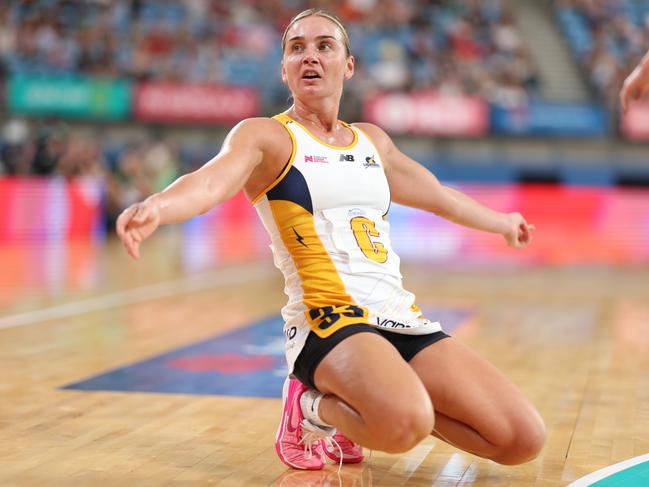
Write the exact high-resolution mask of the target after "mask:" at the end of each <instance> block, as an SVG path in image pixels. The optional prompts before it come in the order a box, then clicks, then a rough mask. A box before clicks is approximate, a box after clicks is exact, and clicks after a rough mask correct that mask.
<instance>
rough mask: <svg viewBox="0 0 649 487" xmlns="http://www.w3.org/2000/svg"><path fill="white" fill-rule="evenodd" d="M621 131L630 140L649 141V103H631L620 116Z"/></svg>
mask: <svg viewBox="0 0 649 487" xmlns="http://www.w3.org/2000/svg"><path fill="white" fill-rule="evenodd" d="M620 130H621V131H622V135H623V136H624V137H625V138H627V139H629V140H649V102H637V103H631V104H630V105H629V109H628V110H627V111H626V112H622V113H621V114H620Z"/></svg>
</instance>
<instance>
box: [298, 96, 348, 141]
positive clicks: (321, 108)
mask: <svg viewBox="0 0 649 487" xmlns="http://www.w3.org/2000/svg"><path fill="white" fill-rule="evenodd" d="M288 112H289V115H291V116H292V117H293V118H295V119H296V120H297V121H298V122H300V123H304V122H307V125H309V126H310V127H312V128H315V129H317V130H319V131H322V132H324V133H326V134H332V133H334V132H336V131H337V130H339V128H340V126H339V124H338V103H320V104H318V105H315V104H310V105H306V104H304V103H302V102H300V101H299V100H295V103H294V104H293V106H292V107H291V108H289V110H288Z"/></svg>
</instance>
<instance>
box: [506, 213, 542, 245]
mask: <svg viewBox="0 0 649 487" xmlns="http://www.w3.org/2000/svg"><path fill="white" fill-rule="evenodd" d="M506 218H507V223H508V227H509V228H508V230H507V232H506V233H504V234H503V236H504V237H505V240H506V241H507V244H508V245H509V246H510V247H514V248H515V249H522V248H523V247H527V246H528V245H529V244H530V243H531V242H532V234H533V233H534V229H535V227H534V225H530V224H529V223H527V222H526V221H525V218H523V215H521V214H520V213H508V214H507V215H506Z"/></svg>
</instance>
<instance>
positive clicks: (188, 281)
mask: <svg viewBox="0 0 649 487" xmlns="http://www.w3.org/2000/svg"><path fill="white" fill-rule="evenodd" d="M270 271H271V268H270V267H268V269H266V268H265V267H260V266H259V264H258V263H252V264H245V265H241V266H234V267H228V268H225V269H221V270H217V271H215V272H214V273H211V274H208V275H199V276H191V277H184V278H182V279H176V280H174V281H165V282H160V283H158V284H151V285H148V286H142V287H138V288H135V289H128V290H126V291H119V292H116V293H110V294H104V295H102V296H97V297H95V298H89V299H82V300H80V301H73V302H71V303H66V304H61V305H58V306H52V307H50V308H43V309H39V310H36V311H28V312H26V313H19V314H15V315H9V316H5V317H3V318H0V330H5V329H8V328H17V327H20V326H28V325H33V324H36V323H40V322H43V321H49V320H54V319H59V318H68V317H70V316H78V315H82V314H85V313H90V312H92V311H99V310H103V309H109V308H115V307H118V306H126V305H129V304H135V303H141V302H143V301H150V300H153V299H160V298H164V297H168V296H173V295H177V294H187V293H191V292H196V291H201V290H203V289H209V288H212V287H215V286H218V285H220V284H226V283H239V282H242V281H249V280H250V279H251V278H254V277H261V276H263V275H265V274H269V275H270V274H271V272H270ZM273 272H274V269H273Z"/></svg>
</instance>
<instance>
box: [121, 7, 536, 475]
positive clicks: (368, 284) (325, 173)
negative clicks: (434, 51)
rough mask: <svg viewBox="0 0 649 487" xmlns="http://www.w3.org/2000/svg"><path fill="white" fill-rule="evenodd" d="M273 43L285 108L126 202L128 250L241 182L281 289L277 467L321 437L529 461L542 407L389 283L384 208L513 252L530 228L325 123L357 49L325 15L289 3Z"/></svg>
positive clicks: (383, 147) (391, 271)
mask: <svg viewBox="0 0 649 487" xmlns="http://www.w3.org/2000/svg"><path fill="white" fill-rule="evenodd" d="M282 47H283V50H284V54H283V59H282V64H281V74H282V79H283V81H284V82H285V84H286V85H287V87H288V89H289V90H290V92H291V95H292V97H293V105H292V106H291V107H290V108H289V109H288V110H286V112H284V113H282V114H280V115H277V116H275V117H273V118H254V119H248V120H244V121H242V122H240V123H239V124H238V125H237V126H236V127H234V128H233V129H232V131H231V132H230V134H229V135H228V136H227V138H226V140H225V142H224V144H223V147H222V149H221V151H220V152H219V154H218V155H216V156H215V157H214V158H213V159H212V160H210V161H209V162H207V163H206V164H205V165H204V166H203V167H201V168H200V169H198V170H197V171H195V172H192V173H190V174H187V175H185V176H182V177H181V178H179V179H178V180H177V181H176V182H174V183H173V184H172V185H170V186H169V187H168V188H167V189H165V190H164V191H162V192H161V193H158V194H154V195H152V196H150V197H149V198H147V199H146V200H145V201H143V202H141V203H138V204H135V205H133V206H131V207H129V208H127V209H126V210H125V211H124V212H123V213H122V214H121V215H120V217H119V219H118V221H117V232H118V234H119V236H120V238H121V239H122V241H123V243H124V245H125V246H126V249H127V251H128V253H129V254H130V255H131V256H133V257H134V258H139V255H140V254H139V253H140V251H139V246H140V243H141V242H142V241H143V240H144V239H146V238H147V237H148V236H149V235H151V233H152V232H153V231H154V230H155V229H156V228H157V227H158V225H160V224H165V223H175V222H181V221H184V220H187V219H189V218H192V217H193V216H195V215H198V214H201V213H204V212H206V211H208V210H209V209H210V208H212V207H213V206H215V205H217V204H219V203H221V202H223V201H225V200H227V199H228V198H230V197H232V196H234V195H235V194H236V193H237V192H238V191H239V190H240V189H242V188H243V189H244V191H245V193H246V194H247V196H248V198H249V199H250V200H251V202H252V204H254V206H255V208H256V209H257V211H258V213H259V216H260V218H261V219H262V221H263V223H264V225H265V227H266V229H267V230H268V233H269V234H270V238H271V243H272V249H273V253H274V259H275V263H276V265H277V266H278V267H279V268H280V269H281V271H282V272H283V274H284V277H285V279H286V292H287V294H288V298H289V299H288V304H287V305H286V306H285V307H284V308H283V310H282V316H283V318H284V320H285V326H284V333H285V335H286V356H287V362H288V367H289V373H290V377H291V379H287V381H286V383H285V385H284V394H283V401H284V403H283V404H284V411H283V415H282V420H281V424H280V427H279V430H278V433H277V438H276V450H277V453H278V455H279V456H280V458H281V459H282V461H284V462H285V463H286V464H288V465H290V466H292V467H295V468H303V469H320V468H322V467H323V465H324V453H325V451H324V450H323V448H327V449H329V447H330V445H331V443H332V442H331V441H330V437H331V436H332V435H334V434H335V439H336V441H337V443H338V444H339V445H340V447H341V450H342V451H341V452H340V450H338V451H339V452H340V453H342V455H341V454H340V453H336V451H335V450H333V451H328V452H327V453H328V454H329V456H333V457H334V458H335V459H341V457H342V459H341V460H342V461H347V462H357V461H360V460H361V459H362V450H361V448H360V446H359V445H362V446H365V447H368V448H371V449H376V450H383V451H386V452H404V451H406V450H409V449H411V448H412V447H414V446H415V445H416V444H417V443H418V442H419V441H421V440H422V439H423V438H425V437H426V436H427V435H430V434H433V435H435V436H437V437H439V438H441V439H442V440H444V441H447V442H448V443H451V444H452V445H455V446H456V447H458V448H461V449H463V450H466V451H468V452H471V453H473V454H475V455H479V456H481V457H485V458H490V459H492V460H494V461H496V462H499V463H502V464H517V463H521V462H526V461H528V460H530V459H533V458H534V457H536V456H537V454H538V453H539V451H540V450H541V447H542V445H543V443H544V439H545V427H544V424H543V421H542V419H541V417H540V416H539V414H538V413H537V411H536V410H535V409H534V407H533V406H532V404H530V402H529V400H528V399H527V398H526V397H525V396H524V395H523V394H522V393H521V392H520V391H519V390H518V389H517V388H516V386H514V384H513V383H512V382H510V381H509V380H508V379H507V378H505V377H504V376H503V375H502V374H501V373H500V372H499V371H498V370H496V368H495V367H493V366H492V365H491V364H489V363H488V362H487V361H485V360H484V359H482V358H480V357H479V356H478V355H477V354H476V353H474V352H473V351H471V350H469V349H468V348H467V347H466V346H464V345H463V344H462V343H460V342H459V341H457V340H456V339H454V338H451V337H448V335H446V334H445V333H444V332H443V331H442V329H441V326H440V324H439V323H437V322H432V321H429V320H427V319H425V318H424V317H423V316H422V314H421V312H420V310H419V309H418V308H417V306H416V304H415V302H414V296H413V295H412V294H411V293H409V292H408V291H406V290H404V289H403V287H402V285H401V274H400V273H399V258H398V257H397V255H396V254H395V253H394V250H393V249H392V247H391V245H390V237H389V224H388V221H387V213H388V209H389V206H390V201H395V202H397V203H400V204H404V205H408V206H412V207H415V208H420V209H422V210H425V211H430V212H433V213H435V214H437V215H439V216H440V217H442V218H446V219H448V220H450V221H453V222H455V223H458V224H460V225H464V226H467V227H471V228H474V229H477V230H482V231H487V232H493V233H496V234H500V235H502V236H503V237H504V239H505V241H506V242H507V243H508V244H509V245H511V246H512V247H516V248H520V247H524V246H526V245H527V244H528V243H529V242H530V239H531V235H532V232H533V230H534V227H533V226H532V225H529V224H528V223H527V222H526V221H525V219H524V218H523V217H522V216H521V215H520V214H519V213H499V212H496V211H493V210H490V209H488V208H486V207H484V206H482V205H480V204H479V203H477V202H476V201H474V200H472V199H471V198H469V197H468V196H466V195H464V194H462V193H460V192H458V191H456V190H454V189H451V188H449V187H446V186H444V185H442V184H440V182H439V181H438V180H437V179H436V178H435V176H434V175H433V174H431V173H430V172H428V171H427V170H426V169H425V168H424V167H422V166H421V165H419V164H418V163H417V162H415V161H414V160H412V159H410V158H409V157H407V156H406V155H404V154H403V153H402V152H400V151H399V149H398V148H397V147H396V146H395V145H394V144H393V142H392V140H391V139H390V137H389V136H388V135H387V134H386V133H385V132H383V130H381V129H380V128H379V127H377V126H375V125H372V124H368V123H358V124H354V125H349V124H347V123H345V122H342V121H340V120H338V110H339V105H340V100H341V95H342V91H343V83H344V81H345V80H347V79H349V78H351V77H352V75H353V74H354V57H353V56H352V55H351V51H350V45H349V38H348V35H347V33H346V31H345V29H344V27H343V26H342V25H341V24H340V22H339V21H338V19H336V18H335V17H334V16H332V15H330V14H328V13H326V12H323V11H320V10H308V11H304V12H302V13H300V14H298V15H297V16H296V17H295V18H294V19H293V20H292V21H291V22H290V24H289V26H288V27H287V29H286V31H285V32H284V37H283V41H282ZM434 278H435V276H431V279H434ZM431 318H434V317H431ZM336 432H337V433H336Z"/></svg>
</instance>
